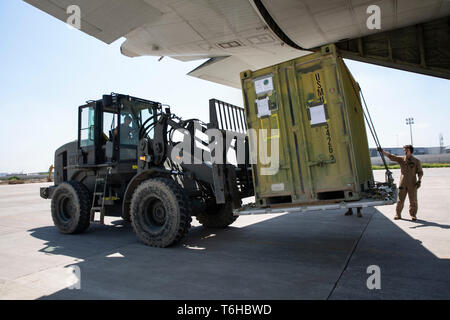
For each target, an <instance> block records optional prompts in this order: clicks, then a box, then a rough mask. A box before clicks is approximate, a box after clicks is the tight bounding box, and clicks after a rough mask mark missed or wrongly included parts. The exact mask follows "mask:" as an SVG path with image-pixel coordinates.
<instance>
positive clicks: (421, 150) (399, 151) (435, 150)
mask: <svg viewBox="0 0 450 320" xmlns="http://www.w3.org/2000/svg"><path fill="white" fill-rule="evenodd" d="M383 150H384V151H387V152H389V153H392V154H395V155H397V156H402V155H403V147H394V148H390V147H384V148H383ZM445 152H447V153H450V146H448V147H447V148H446V151H445ZM369 153H370V156H371V157H378V156H379V155H380V154H379V153H378V151H377V149H376V148H369ZM440 153H442V152H441V147H414V154H415V155H420V154H440Z"/></svg>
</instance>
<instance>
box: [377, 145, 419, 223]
mask: <svg viewBox="0 0 450 320" xmlns="http://www.w3.org/2000/svg"><path fill="white" fill-rule="evenodd" d="M378 151H380V152H383V153H384V154H385V155H386V157H388V158H389V159H391V160H392V161H395V162H397V163H399V164H400V170H401V176H400V183H399V188H398V189H399V192H398V202H397V208H396V211H397V215H396V216H395V217H394V219H395V220H397V219H401V217H402V216H401V213H402V210H403V204H404V203H405V198H406V194H408V199H409V214H410V215H411V220H412V221H415V220H416V215H417V189H419V188H420V184H421V180H422V176H423V171H422V164H421V163H420V160H419V159H417V158H415V157H413V155H412V153H413V152H414V148H413V146H412V145H406V146H404V147H403V151H404V153H405V156H404V157H398V156H395V155H393V154H390V153H389V152H386V151H383V149H382V148H378ZM416 175H417V177H418V178H419V179H418V180H416Z"/></svg>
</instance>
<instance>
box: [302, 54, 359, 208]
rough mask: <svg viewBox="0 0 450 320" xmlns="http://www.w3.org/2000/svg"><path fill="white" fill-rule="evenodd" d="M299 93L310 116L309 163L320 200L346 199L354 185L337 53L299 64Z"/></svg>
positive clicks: (307, 126)
mask: <svg viewBox="0 0 450 320" xmlns="http://www.w3.org/2000/svg"><path fill="white" fill-rule="evenodd" d="M296 73H297V82H298V86H299V89H298V95H299V99H300V101H301V102H302V106H301V107H302V108H304V111H305V114H306V117H304V118H303V126H304V128H305V141H303V143H304V147H305V152H306V153H307V155H308V161H307V163H306V165H307V167H308V170H309V173H310V178H311V186H312V193H313V197H314V198H315V199H316V200H332V199H344V198H345V197H346V196H345V192H346V191H348V190H353V189H354V173H353V172H352V171H353V169H352V163H351V158H352V155H351V154H350V151H351V150H350V148H349V141H348V129H347V125H346V116H345V114H346V109H345V105H344V99H343V98H342V94H341V92H342V91H341V88H340V85H339V81H338V79H337V77H338V73H337V69H336V58H335V57H334V56H329V57H323V58H322V59H316V61H313V62H310V63H303V64H299V65H297V66H296Z"/></svg>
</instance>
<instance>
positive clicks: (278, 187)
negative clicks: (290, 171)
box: [271, 183, 284, 191]
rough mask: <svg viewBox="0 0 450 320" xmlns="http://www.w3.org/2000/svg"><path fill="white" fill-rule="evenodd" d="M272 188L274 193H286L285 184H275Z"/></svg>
mask: <svg viewBox="0 0 450 320" xmlns="http://www.w3.org/2000/svg"><path fill="white" fill-rule="evenodd" d="M271 187H272V191H284V183H274V184H272V186H271Z"/></svg>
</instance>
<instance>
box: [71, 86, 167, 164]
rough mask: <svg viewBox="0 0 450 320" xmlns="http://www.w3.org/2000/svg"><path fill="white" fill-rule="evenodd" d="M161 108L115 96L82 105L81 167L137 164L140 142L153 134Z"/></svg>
mask: <svg viewBox="0 0 450 320" xmlns="http://www.w3.org/2000/svg"><path fill="white" fill-rule="evenodd" d="M160 109H161V104H160V103H157V102H153V101H148V100H143V99H139V98H134V97H130V96H126V95H120V94H114V93H113V94H111V95H104V96H103V99H101V100H97V101H88V102H87V103H86V104H85V105H83V106H80V107H79V110H78V150H79V154H78V155H79V156H78V164H79V165H80V166H96V165H103V164H117V163H124V162H128V163H131V162H133V163H135V162H137V147H138V144H139V140H140V138H142V137H143V135H144V134H145V135H151V134H152V130H153V125H154V123H155V121H156V119H157V115H158V110H160ZM141 128H144V129H145V128H148V130H141Z"/></svg>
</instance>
